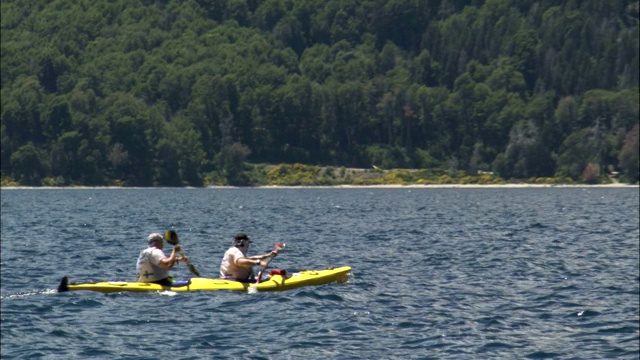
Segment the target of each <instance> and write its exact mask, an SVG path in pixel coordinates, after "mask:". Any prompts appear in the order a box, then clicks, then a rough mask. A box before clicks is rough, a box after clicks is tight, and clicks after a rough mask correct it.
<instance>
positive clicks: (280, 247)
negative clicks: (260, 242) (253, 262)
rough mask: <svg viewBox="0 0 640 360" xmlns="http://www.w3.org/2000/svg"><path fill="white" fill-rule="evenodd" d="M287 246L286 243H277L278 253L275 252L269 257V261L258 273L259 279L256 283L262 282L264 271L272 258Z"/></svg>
mask: <svg viewBox="0 0 640 360" xmlns="http://www.w3.org/2000/svg"><path fill="white" fill-rule="evenodd" d="M285 246H286V245H285V244H281V243H277V244H276V253H275V254H273V255H272V256H271V257H269V260H268V261H267V263H266V264H265V265H264V267H263V268H262V269H260V272H259V273H258V280H256V285H258V284H260V279H262V273H264V270H265V269H266V268H267V267H268V266H269V264H270V263H271V260H273V258H274V257H276V256H277V255H278V252H279V251H280V249H284V247H285Z"/></svg>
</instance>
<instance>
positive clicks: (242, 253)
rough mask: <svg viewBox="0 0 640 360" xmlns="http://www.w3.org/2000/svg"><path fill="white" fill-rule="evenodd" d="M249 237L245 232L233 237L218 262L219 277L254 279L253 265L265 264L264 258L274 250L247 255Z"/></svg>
mask: <svg viewBox="0 0 640 360" xmlns="http://www.w3.org/2000/svg"><path fill="white" fill-rule="evenodd" d="M251 243H252V241H251V239H250V238H249V237H248V236H247V234H245V233H238V234H236V235H235V236H234V237H233V242H232V243H231V247H230V248H229V249H228V250H227V251H226V252H225V253H224V256H223V257H222V262H221V263H220V277H221V278H223V279H229V280H238V281H244V282H249V281H255V279H253V276H254V275H253V266H258V265H260V266H263V267H264V266H266V265H267V263H266V261H265V259H267V258H269V257H270V256H273V255H274V254H275V253H276V252H275V250H274V251H271V252H269V253H267V254H262V255H254V256H247V251H248V250H249V245H250V244H251Z"/></svg>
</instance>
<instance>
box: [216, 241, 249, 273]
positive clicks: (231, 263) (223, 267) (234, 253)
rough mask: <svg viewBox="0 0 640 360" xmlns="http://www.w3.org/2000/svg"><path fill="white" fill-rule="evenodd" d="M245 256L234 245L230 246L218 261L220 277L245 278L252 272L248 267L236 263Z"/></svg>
mask: <svg viewBox="0 0 640 360" xmlns="http://www.w3.org/2000/svg"><path fill="white" fill-rule="evenodd" d="M242 258H246V256H245V255H244V254H243V253H242V251H240V249H238V248H237V247H235V246H232V247H230V248H229V250H227V252H225V253H224V256H223V257H222V262H221V263H220V277H221V278H234V279H238V280H246V279H248V278H249V276H250V275H251V273H252V269H251V268H250V267H249V268H247V267H243V266H240V265H238V260H239V259H242Z"/></svg>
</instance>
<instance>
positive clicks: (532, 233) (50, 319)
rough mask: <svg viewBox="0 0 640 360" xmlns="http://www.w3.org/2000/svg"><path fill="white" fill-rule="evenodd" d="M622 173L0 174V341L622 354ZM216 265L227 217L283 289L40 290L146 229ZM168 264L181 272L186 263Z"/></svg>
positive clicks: (630, 210)
mask: <svg viewBox="0 0 640 360" xmlns="http://www.w3.org/2000/svg"><path fill="white" fill-rule="evenodd" d="M638 194H639V191H638V188H547V189H146V190H145V189H126V190H125V189H119V190H118V189H77V190H43V189H40V190H2V193H1V195H2V217H1V219H2V242H1V266H0V270H1V276H2V279H1V280H2V281H1V297H2V298H1V300H2V315H1V330H2V333H1V335H2V336H1V342H2V354H1V355H2V359H15V358H19V359H25V358H45V359H87V358H103V359H212V358H240V359H381V358H382V359H638V351H639V346H640V335H639V334H640V331H639V325H638V322H639V319H640V311H639V301H640V289H639V284H640V277H639V275H640V269H639V264H640V260H639V251H640V249H639V247H640V240H639V225H638V216H639V214H638V207H639V196H638ZM170 227H173V228H175V229H176V230H177V231H178V234H180V238H181V243H182V245H183V247H184V250H185V252H186V254H187V255H189V257H190V258H191V260H192V263H193V264H195V265H196V266H197V268H198V269H199V270H200V272H201V273H202V274H203V275H205V276H210V277H212V276H216V274H217V271H218V266H219V263H220V258H221V256H222V254H223V252H224V251H225V249H226V248H227V246H228V245H229V243H230V240H231V237H232V236H233V234H234V233H235V232H238V231H245V232H247V233H248V234H249V235H250V236H251V237H252V238H253V240H254V249H253V250H254V251H268V250H270V249H271V248H272V247H273V244H274V243H275V242H278V241H283V242H286V243H287V245H288V247H287V249H286V250H285V251H284V252H282V253H281V254H280V255H279V256H278V257H277V258H276V259H275V260H274V261H273V263H272V264H273V266H274V267H277V268H286V269H290V270H300V269H322V268H326V267H330V266H341V265H350V266H352V267H353V273H352V276H351V278H350V280H349V282H348V283H346V284H330V285H324V286H318V287H307V288H301V289H296V290H291V291H287V292H276V293H258V294H247V293H239V292H212V293H186V294H183V293H181V294H176V293H171V292H166V293H147V294H129V293H127V294H124V293H123V294H110V295H105V294H101V293H95V292H67V293H61V294H58V293H56V292H55V290H54V289H55V288H56V287H57V285H58V283H59V281H60V278H61V277H62V276H64V275H69V277H70V279H71V281H73V282H85V281H93V280H132V279H133V278H134V273H135V263H136V258H137V256H138V253H139V251H140V250H141V249H143V248H144V247H145V246H146V236H147V234H149V233H150V232H160V231H164V230H166V229H168V228H170ZM173 275H174V277H176V278H186V277H188V276H189V272H188V271H187V269H186V267H185V266H184V265H181V266H180V267H179V268H178V269H176V270H174V271H173Z"/></svg>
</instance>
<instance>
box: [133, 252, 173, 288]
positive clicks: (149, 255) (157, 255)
mask: <svg viewBox="0 0 640 360" xmlns="http://www.w3.org/2000/svg"><path fill="white" fill-rule="evenodd" d="M166 258H167V256H166V255H165V254H164V251H162V250H160V249H158V248H156V247H148V248H146V249H144V250H142V251H141V252H140V256H138V264H137V266H136V268H137V270H138V274H137V277H138V282H144V283H148V282H152V281H158V280H162V279H164V278H166V277H168V276H169V270H168V269H165V268H163V267H161V266H160V260H162V259H166Z"/></svg>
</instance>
